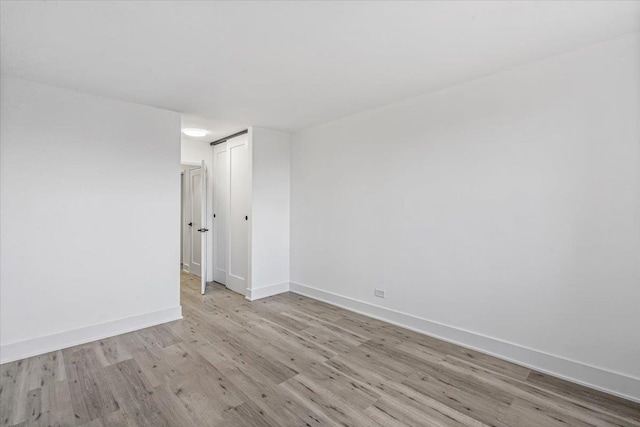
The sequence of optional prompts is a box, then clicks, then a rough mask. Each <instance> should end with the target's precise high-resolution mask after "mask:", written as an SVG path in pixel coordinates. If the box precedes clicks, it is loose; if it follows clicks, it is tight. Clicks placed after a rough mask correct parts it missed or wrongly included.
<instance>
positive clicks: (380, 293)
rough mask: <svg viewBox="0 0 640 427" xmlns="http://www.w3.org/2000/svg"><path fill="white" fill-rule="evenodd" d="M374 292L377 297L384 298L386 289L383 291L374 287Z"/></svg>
mask: <svg viewBox="0 0 640 427" xmlns="http://www.w3.org/2000/svg"><path fill="white" fill-rule="evenodd" d="M374 293H375V295H376V296H377V297H378V298H386V297H387V291H383V290H382V289H374Z"/></svg>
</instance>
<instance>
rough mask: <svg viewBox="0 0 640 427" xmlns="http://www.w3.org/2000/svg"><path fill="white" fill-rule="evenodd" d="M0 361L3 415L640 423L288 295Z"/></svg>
mask: <svg viewBox="0 0 640 427" xmlns="http://www.w3.org/2000/svg"><path fill="white" fill-rule="evenodd" d="M199 283H200V282H199V279H198V278H196V277H194V276H189V275H187V274H183V275H182V307H183V310H184V320H181V321H176V322H172V323H169V324H164V325H160V326H155V327H152V328H147V329H144V330H141V331H137V332H133V333H129V334H125V335H120V336H117V337H114V338H109V339H104V340H100V341H96V342H92V343H89V344H85V345H80V346H77V347H72V348H69V349H66V350H62V351H56V352H53V353H49V354H45V355H42V356H38V357H33V358H29V359H24V360H21V361H18V362H13V363H8V364H5V365H2V366H1V367H0V369H1V379H0V387H1V388H0V416H1V418H0V425H1V426H7V425H19V426H31V425H42V426H48V425H69V426H91V427H99V426H154V427H158V426H180V427H182V426H325V425H327V426H334V425H344V426H404V425H410V426H450V425H464V426H484V425H488V426H588V425H591V426H640V405H638V404H635V403H632V402H629V401H626V400H624V399H620V398H617V397H613V396H610V395H607V394H604V393H600V392H597V391H594V390H590V389H587V388H585V387H581V386H578V385H575V384H571V383H568V382H566V381H562V380H559V379H557V378H554V377H550V376H548V375H544V374H541V373H539V372H535V371H531V370H529V369H527V368H523V367H521V366H517V365H514V364H512V363H508V362H505V361H502V360H499V359H496V358H493V357H490V356H486V355H483V354H480V353H477V352H474V351H470V350H467V349H464V348H461V347H458V346H455V345H452V344H448V343H445V342H442V341H439V340H436V339H433V338H429V337H426V336H423V335H420V334H417V333H414V332H411V331H408V330H405V329H402V328H399V327H396V326H393V325H389V324H387V323H384V322H380V321H377V320H374V319H371V318H367V317H365V316H361V315H358V314H355V313H351V312H349V311H346V310H343V309H340V308H336V307H333V306H330V305H327V304H324V303H321V302H318V301H314V300H311V299H308V298H305V297H301V296H297V295H294V294H290V293H288V294H282V295H277V296H275V297H271V298H267V299H264V300H261V301H256V302H252V303H251V302H248V301H246V300H245V299H244V298H242V297H241V296H240V295H237V294H234V293H233V292H230V291H228V290H226V289H225V288H224V287H222V286H219V285H209V286H208V289H207V294H206V295H205V296H201V295H200V294H199V292H198V290H199Z"/></svg>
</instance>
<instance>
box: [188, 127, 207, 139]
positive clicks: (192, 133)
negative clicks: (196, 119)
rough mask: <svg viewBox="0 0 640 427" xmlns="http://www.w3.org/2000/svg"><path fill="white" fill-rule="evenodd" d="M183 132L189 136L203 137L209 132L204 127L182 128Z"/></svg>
mask: <svg viewBox="0 0 640 427" xmlns="http://www.w3.org/2000/svg"><path fill="white" fill-rule="evenodd" d="M182 133H184V134H185V135H187V136H195V137H201V136H205V135H206V134H208V133H209V132H207V131H206V130H204V129H196V128H187V129H182Z"/></svg>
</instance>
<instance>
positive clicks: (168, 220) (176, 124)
mask: <svg viewBox="0 0 640 427" xmlns="http://www.w3.org/2000/svg"><path fill="white" fill-rule="evenodd" d="M1 104H2V106H1V115H2V124H1V135H0V140H1V150H2V184H1V189H2V192H1V228H2V239H1V252H2V260H1V273H0V281H1V294H2V295H1V296H2V298H1V306H0V307H1V310H0V312H1V314H0V338H1V345H2V347H1V353H2V361H8V360H12V359H18V358H22V357H26V356H29V355H32V354H37V353H41V352H44V351H49V350H53V349H59V348H62V347H65V346H68V345H72V344H76V343H79V342H85V341H91V340H93V339H97V338H102V337H104V336H108V335H114V334H118V333H122V332H124V331H127V330H132V329H138V328H140V327H144V326H149V325H151V324H157V323H161V322H164V321H168V320H174V319H176V318H180V317H181V309H180V295H179V270H178V260H179V259H180V253H179V248H180V246H179V245H180V241H179V239H180V232H179V229H178V226H177V224H178V223H179V220H180V181H179V176H178V171H179V169H180V116H179V114H176V113H173V112H169V111H164V110H159V109H155V108H149V107H144V106H141V105H136V104H130V103H125V102H120V101H115V100H110V99H105V98H100V97H96V96H92V95H88V94H84V93H80V92H73V91H68V90H63V89H58V88H53V87H50V86H44V85H39V84H34V83H29V82H26V81H22V80H16V79H9V78H4V77H3V78H2V98H1Z"/></svg>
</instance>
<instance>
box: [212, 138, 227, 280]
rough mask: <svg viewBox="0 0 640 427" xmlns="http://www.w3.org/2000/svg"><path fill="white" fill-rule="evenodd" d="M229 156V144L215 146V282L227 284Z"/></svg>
mask: <svg viewBox="0 0 640 427" xmlns="http://www.w3.org/2000/svg"><path fill="white" fill-rule="evenodd" d="M228 220H229V156H228V151H227V143H226V142H223V143H222V144H218V145H214V146H213V226H212V229H213V230H212V231H213V280H215V281H216V282H218V283H222V284H223V285H226V284H227V260H228V257H229V249H228V246H227V232H228V228H229V221H228Z"/></svg>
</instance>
